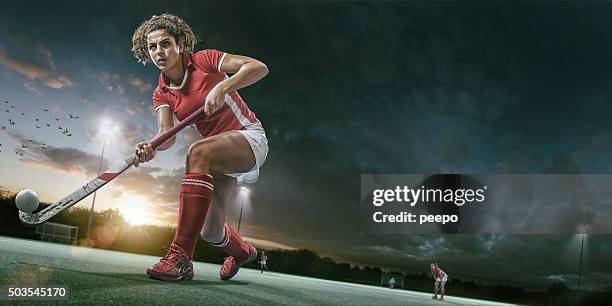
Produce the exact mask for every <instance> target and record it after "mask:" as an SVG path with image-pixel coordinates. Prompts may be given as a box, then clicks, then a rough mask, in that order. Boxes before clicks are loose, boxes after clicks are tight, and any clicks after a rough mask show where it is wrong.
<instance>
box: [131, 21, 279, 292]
mask: <svg viewBox="0 0 612 306" xmlns="http://www.w3.org/2000/svg"><path fill="white" fill-rule="evenodd" d="M195 43H196V38H195V35H194V34H193V32H192V30H191V28H190V27H189V26H188V25H187V24H186V23H185V22H184V21H183V20H182V19H181V18H179V17H177V16H173V15H168V14H164V15H160V16H152V17H151V18H150V19H148V20H146V21H145V22H144V23H143V24H142V25H140V27H138V29H136V31H135V32H134V35H133V37H132V44H133V46H132V51H133V52H134V56H136V58H137V59H138V60H139V62H142V63H143V64H146V63H147V62H152V63H153V64H155V66H157V67H158V68H159V69H160V70H161V73H160V76H159V84H158V86H157V88H155V90H154V91H153V106H154V108H155V113H156V116H157V122H158V125H159V132H158V135H159V134H161V133H163V132H164V131H167V130H169V129H170V128H172V127H173V126H174V120H173V115H176V117H177V118H178V119H179V120H183V119H184V118H186V117H187V116H189V115H190V114H192V113H193V112H194V111H196V110H197V109H198V108H200V107H204V108H205V112H206V116H205V117H202V118H200V119H199V120H198V121H196V123H195V124H194V127H195V128H196V130H197V131H198V132H199V133H200V135H201V136H202V140H199V141H196V142H195V143H193V144H192V145H191V147H190V148H189V151H188V152H187V158H186V163H185V174H184V177H183V180H182V184H181V189H180V197H179V199H180V200H179V201H180V203H179V217H178V224H177V229H176V235H175V236H174V240H173V242H172V244H171V245H170V248H169V249H168V252H167V254H166V255H165V256H164V257H163V258H162V259H161V260H160V261H159V262H158V263H157V264H155V265H153V266H152V267H150V268H149V269H147V274H149V275H150V277H152V278H156V279H160V280H166V281H180V280H183V279H187V280H188V279H192V278H193V265H192V259H193V255H194V253H195V248H196V243H197V240H198V237H199V236H200V235H201V236H202V237H203V238H204V239H205V240H206V241H208V242H210V243H211V244H212V245H214V246H216V247H219V248H220V249H222V250H223V251H225V253H227V254H228V255H229V257H227V258H226V259H225V261H224V262H223V266H222V267H221V271H220V273H219V274H220V277H221V279H222V280H228V279H230V278H232V277H233V276H234V275H235V274H236V273H237V272H238V269H239V268H240V267H241V266H242V265H244V264H247V263H249V262H251V261H253V260H255V259H256V258H257V251H256V250H255V248H254V247H253V246H251V245H249V244H247V243H245V242H244V241H243V240H242V239H241V238H240V236H239V235H238V233H236V231H235V230H234V229H233V228H232V227H231V226H230V225H229V224H226V223H225V213H226V208H227V206H228V205H229V204H230V202H231V201H232V200H233V196H234V195H235V189H236V184H237V182H244V183H254V182H255V181H257V178H258V176H259V168H260V167H261V166H262V164H263V163H264V161H265V159H266V156H267V154H268V141H267V139H266V134H265V131H264V129H263V127H262V125H261V123H260V122H259V120H258V119H257V117H256V116H255V114H254V113H253V112H252V111H251V110H250V109H249V107H248V106H247V105H246V103H245V102H244V101H243V100H242V98H241V97H240V95H239V94H238V92H236V90H238V89H240V88H243V87H246V86H249V85H251V84H253V83H255V82H257V81H258V80H260V79H261V78H263V77H264V76H265V75H266V74H267V73H268V68H267V67H266V65H264V64H263V63H262V62H260V61H258V60H255V59H253V58H250V57H246V56H240V55H233V54H229V53H225V52H221V51H217V50H203V51H198V52H195V50H194V48H195ZM227 73H231V74H233V75H232V76H231V77H228V76H227ZM175 139H176V138H175V137H173V138H171V139H170V140H168V141H167V142H165V143H164V144H162V145H161V146H160V147H159V149H158V150H165V149H168V148H170V147H171V146H172V145H173V144H174V142H175ZM135 150H136V154H137V155H138V158H137V160H136V162H135V166H138V164H139V163H144V162H147V161H150V160H151V159H153V157H154V156H155V153H156V152H155V151H154V150H152V148H151V145H150V144H149V142H141V143H139V144H137V145H136V148H135ZM213 198H214V203H213V202H212V201H213Z"/></svg>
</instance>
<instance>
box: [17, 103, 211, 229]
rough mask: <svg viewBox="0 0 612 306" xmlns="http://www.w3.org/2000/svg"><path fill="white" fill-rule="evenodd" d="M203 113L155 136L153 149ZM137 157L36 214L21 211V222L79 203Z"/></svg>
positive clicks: (45, 217)
mask: <svg viewBox="0 0 612 306" xmlns="http://www.w3.org/2000/svg"><path fill="white" fill-rule="evenodd" d="M202 114H204V108H203V107H202V108H200V109H198V110H197V111H195V112H193V114H191V115H189V117H187V118H185V119H184V120H183V121H181V122H179V123H178V124H177V125H175V126H174V127H172V128H171V129H169V130H167V131H166V132H164V133H163V134H161V135H159V136H157V137H155V139H153V140H152V141H151V146H152V147H153V150H155V149H157V147H159V146H160V145H161V144H162V143H164V142H166V140H168V139H170V138H171V137H172V136H174V135H175V134H176V133H178V132H179V131H180V130H182V129H183V128H184V127H186V126H188V125H190V124H191V123H192V122H193V121H195V119H197V118H198V117H200V116H201V115H202ZM135 159H136V153H133V154H132V155H130V156H129V157H128V158H126V159H124V160H123V161H121V162H118V163H116V164H114V165H113V166H112V167H110V168H109V169H107V170H106V171H104V173H102V174H100V175H99V176H98V177H96V178H94V179H93V180H91V181H89V182H87V184H85V185H83V186H82V187H80V188H79V189H77V190H75V191H73V192H72V193H71V194H69V195H68V196H66V197H65V198H63V199H61V200H60V201H59V202H55V203H53V204H52V205H49V206H48V207H47V208H45V209H43V210H41V211H39V212H38V213H36V214H32V213H27V212H23V211H19V219H21V222H23V223H26V224H30V225H36V224H40V223H43V222H45V221H47V220H49V219H50V218H52V217H53V216H55V215H57V214H59V213H60V212H62V211H64V210H65V209H67V208H69V207H71V206H72V205H74V204H76V203H78V202H79V201H81V200H83V199H84V198H86V197H87V196H88V195H90V194H92V193H93V192H94V191H96V190H98V189H100V188H101V187H102V186H104V185H106V184H107V183H108V182H110V181H112V180H113V179H114V178H116V177H117V176H119V174H121V173H123V172H124V171H125V170H127V169H128V168H130V167H131V166H132V165H133V164H134V160H135Z"/></svg>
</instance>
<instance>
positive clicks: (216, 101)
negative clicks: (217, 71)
mask: <svg viewBox="0 0 612 306" xmlns="http://www.w3.org/2000/svg"><path fill="white" fill-rule="evenodd" d="M221 72H227V73H233V74H234V75H232V76H231V77H229V78H227V79H225V80H223V81H221V82H220V83H219V84H217V86H215V88H213V89H212V90H211V91H210V93H209V94H208V96H207V97H206V102H205V104H204V107H205V108H206V114H207V115H210V114H211V113H214V112H215V111H216V110H217V109H219V108H220V107H221V106H222V105H223V103H225V95H226V94H228V93H230V92H233V91H236V90H238V89H240V88H244V87H247V86H249V85H251V84H253V83H255V82H257V81H259V80H261V79H262V78H263V77H264V76H266V75H267V74H268V67H267V66H266V65H265V64H264V63H262V62H260V61H258V60H256V59H254V58H250V57H247V56H242V55H234V54H229V53H228V54H226V55H225V58H224V59H223V62H222V63H221Z"/></svg>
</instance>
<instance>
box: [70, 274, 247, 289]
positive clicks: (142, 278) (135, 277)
mask: <svg viewBox="0 0 612 306" xmlns="http://www.w3.org/2000/svg"><path fill="white" fill-rule="evenodd" d="M81 273H87V274H92V275H97V276H103V277H112V278H118V279H123V280H127V281H138V282H143V283H151V284H168V283H170V284H180V285H181V286H194V285H206V286H243V285H249V283H247V282H242V281H237V280H229V281H208V280H201V279H192V280H188V281H180V282H166V281H161V280H157V279H153V278H150V277H149V276H148V275H146V274H144V273H143V274H136V273H94V272H81Z"/></svg>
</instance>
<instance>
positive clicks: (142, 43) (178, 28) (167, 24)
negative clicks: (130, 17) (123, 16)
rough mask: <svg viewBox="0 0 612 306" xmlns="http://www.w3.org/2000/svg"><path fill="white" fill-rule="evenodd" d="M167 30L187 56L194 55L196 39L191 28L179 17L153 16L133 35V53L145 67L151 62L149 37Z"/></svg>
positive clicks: (168, 15)
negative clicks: (148, 46)
mask: <svg viewBox="0 0 612 306" xmlns="http://www.w3.org/2000/svg"><path fill="white" fill-rule="evenodd" d="M160 29H163V30H166V31H168V33H169V34H170V35H172V36H174V39H175V40H176V44H177V45H178V46H179V47H180V49H181V51H182V52H183V53H185V54H193V52H194V49H195V44H196V37H195V35H194V34H193V31H192V30H191V27H189V25H187V23H185V21H183V19H181V18H180V17H178V16H175V15H170V14H162V15H160V16H157V15H153V16H151V18H149V19H148V20H145V21H144V22H143V23H142V24H141V25H140V26H139V27H138V28H137V29H136V31H134V35H132V52H133V53H134V57H136V58H137V59H138V62H139V63H142V64H143V65H145V64H146V63H148V62H150V61H151V58H150V56H149V50H148V48H147V35H148V34H149V33H151V32H153V31H157V30H160Z"/></svg>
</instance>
